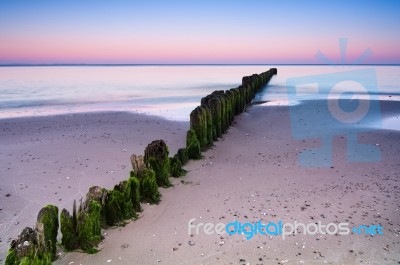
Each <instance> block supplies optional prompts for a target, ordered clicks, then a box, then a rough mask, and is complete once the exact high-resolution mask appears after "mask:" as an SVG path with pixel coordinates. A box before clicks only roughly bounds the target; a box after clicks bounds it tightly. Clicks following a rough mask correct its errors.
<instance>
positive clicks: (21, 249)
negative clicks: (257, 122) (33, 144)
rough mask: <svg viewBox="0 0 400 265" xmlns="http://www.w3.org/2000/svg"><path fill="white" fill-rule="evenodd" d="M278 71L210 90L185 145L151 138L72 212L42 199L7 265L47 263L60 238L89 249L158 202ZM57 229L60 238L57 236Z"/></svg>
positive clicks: (193, 118)
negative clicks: (109, 184) (121, 171)
mask: <svg viewBox="0 0 400 265" xmlns="http://www.w3.org/2000/svg"><path fill="white" fill-rule="evenodd" d="M276 73H277V70H276V69H275V68H272V69H270V70H268V71H266V72H264V73H261V74H254V75H251V76H245V77H243V79H242V84H241V85H240V86H239V87H237V88H233V89H230V90H226V91H222V90H221V91H214V92H213V93H211V94H210V95H207V96H206V97H204V98H202V99H201V104H200V106H198V107H197V108H195V109H194V110H193V111H192V112H191V114H190V129H189V130H188V132H187V135H186V146H185V147H182V148H180V149H179V150H178V152H177V153H176V154H175V155H174V156H172V157H170V154H169V149H168V146H167V145H166V143H165V142H164V141H163V140H155V141H153V142H151V143H150V144H149V145H148V146H147V147H146V149H145V150H144V153H143V154H139V155H137V154H133V155H132V156H131V163H132V171H131V172H130V175H129V177H127V179H126V180H124V181H121V182H120V183H118V184H117V185H115V186H114V188H113V189H111V190H107V189H104V188H101V187H98V186H94V187H91V188H90V189H89V191H88V193H87V194H86V196H85V198H83V199H81V200H80V201H79V202H78V203H77V202H74V204H73V207H72V209H73V210H72V212H69V211H68V210H66V209H63V210H62V211H61V213H60V212H59V209H58V207H56V206H54V205H47V206H45V207H43V208H42V209H41V210H40V212H39V214H38V216H37V222H36V224H35V226H34V227H32V228H31V227H26V228H25V229H23V231H22V232H21V233H20V235H19V236H18V238H17V239H15V240H13V241H12V242H11V246H10V249H9V252H8V255H7V258H6V262H5V264H6V265H11V264H51V262H52V261H53V260H55V259H56V258H57V254H56V253H57V248H58V245H59V243H60V244H61V246H62V248H63V249H64V250H65V251H73V250H77V249H81V250H83V251H85V252H87V253H94V252H96V251H98V250H97V246H98V244H99V243H100V242H101V241H102V240H103V236H102V229H106V228H108V227H111V226H118V225H123V224H125V223H126V222H129V221H130V220H134V219H135V218H137V217H138V212H141V211H142V208H141V203H143V202H148V203H152V204H157V203H158V202H159V201H160V199H161V195H160V192H159V187H169V186H171V182H170V177H171V176H172V177H180V176H183V175H185V173H186V171H185V170H184V168H183V166H184V165H185V164H186V163H187V161H188V160H189V159H201V158H202V152H204V151H205V150H207V148H209V147H210V146H212V144H213V142H214V141H217V140H218V138H219V137H221V136H222V135H223V134H224V133H225V132H226V131H227V130H228V128H229V126H230V125H231V124H232V122H233V120H234V117H235V115H238V114H240V113H241V112H243V111H244V110H245V109H246V107H247V106H248V105H249V104H250V103H251V101H252V99H253V98H254V96H255V94H256V93H257V92H258V91H260V90H261V89H262V88H263V87H265V85H267V83H268V82H269V80H270V79H271V77H272V76H273V75H274V74H276ZM59 230H60V231H61V234H62V235H61V242H58V241H57V238H58V233H59Z"/></svg>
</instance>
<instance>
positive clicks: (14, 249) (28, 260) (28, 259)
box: [5, 223, 52, 265]
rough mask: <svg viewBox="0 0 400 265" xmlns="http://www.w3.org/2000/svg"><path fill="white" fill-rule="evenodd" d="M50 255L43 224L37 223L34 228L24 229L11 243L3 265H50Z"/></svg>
mask: <svg viewBox="0 0 400 265" xmlns="http://www.w3.org/2000/svg"><path fill="white" fill-rule="evenodd" d="M51 262H52V254H51V253H50V251H49V250H48V249H47V246H46V242H45V235H44V224H43V223H37V224H36V228H35V229H33V228H30V227H26V228H24V229H23V230H22V232H21V233H20V234H19V235H18V238H17V239H15V240H13V241H11V247H10V249H9V251H8V253H7V257H6V260H5V265H19V264H25V265H30V264H33V265H36V264H38V265H39V264H40V265H51Z"/></svg>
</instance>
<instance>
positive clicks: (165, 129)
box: [0, 112, 188, 260]
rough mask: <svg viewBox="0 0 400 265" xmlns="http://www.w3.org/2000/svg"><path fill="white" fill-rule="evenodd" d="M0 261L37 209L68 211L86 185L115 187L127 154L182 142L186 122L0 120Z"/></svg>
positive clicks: (89, 117) (122, 117) (123, 117)
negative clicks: (47, 207) (49, 207)
mask: <svg viewBox="0 0 400 265" xmlns="http://www.w3.org/2000/svg"><path fill="white" fill-rule="evenodd" d="M0 128H1V129H0V155H1V158H2V159H1V160H2V162H1V164H2V166H1V168H0V175H1V177H2V178H1V183H0V205H1V207H0V260H4V259H5V255H6V253H7V250H8V248H9V246H10V241H11V239H14V238H15V237H16V236H17V235H18V234H19V233H20V232H21V231H22V229H23V228H24V227H26V226H33V225H34V224H35V222H36V217H37V214H38V212H39V210H40V209H41V208H42V207H43V206H45V205H47V204H54V205H57V206H58V207H59V208H60V211H61V210H62V208H67V209H69V210H71V209H72V204H73V200H74V199H76V200H79V199H80V198H82V197H83V196H84V195H85V194H86V193H87V191H88V189H89V187H91V186H93V185H99V186H101V187H105V188H108V189H111V188H113V186H114V185H115V184H117V183H118V182H119V181H121V180H123V179H126V178H127V177H128V176H129V171H130V170H131V163H130V160H129V156H130V155H131V154H133V153H136V154H142V153H143V150H144V148H145V147H146V146H147V144H148V143H150V142H151V141H153V140H154V139H164V140H165V141H166V142H167V143H168V144H169V146H170V152H171V153H175V152H176V150H177V148H179V147H182V146H184V145H185V135H186V131H187V128H188V123H185V122H172V121H167V120H164V119H160V118H157V117H153V116H146V115H140V114H130V113H123V112H115V113H95V114H93V113H92V114H74V115H63V116H49V117H33V118H32V117H31V118H16V119H4V120H0Z"/></svg>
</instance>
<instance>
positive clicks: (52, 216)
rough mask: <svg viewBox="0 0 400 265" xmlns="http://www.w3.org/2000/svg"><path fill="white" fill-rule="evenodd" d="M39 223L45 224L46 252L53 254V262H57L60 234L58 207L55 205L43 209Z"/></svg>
mask: <svg viewBox="0 0 400 265" xmlns="http://www.w3.org/2000/svg"><path fill="white" fill-rule="evenodd" d="M37 222H38V223H41V224H43V233H44V240H45V245H46V250H47V251H48V252H49V253H50V254H51V258H52V260H55V258H56V249H57V233H58V207H57V206H54V205H47V206H45V207H43V208H42V209H41V210H40V211H39V214H38V216H37Z"/></svg>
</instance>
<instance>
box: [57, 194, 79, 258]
mask: <svg viewBox="0 0 400 265" xmlns="http://www.w3.org/2000/svg"><path fill="white" fill-rule="evenodd" d="M60 226H61V228H60V229H61V234H62V238H61V245H62V246H63V247H64V249H65V250H66V251H72V250H75V249H77V248H79V239H78V232H77V215H76V201H75V200H74V207H73V214H72V216H71V215H70V213H69V212H68V210H67V209H63V210H62V211H61V215H60Z"/></svg>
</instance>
